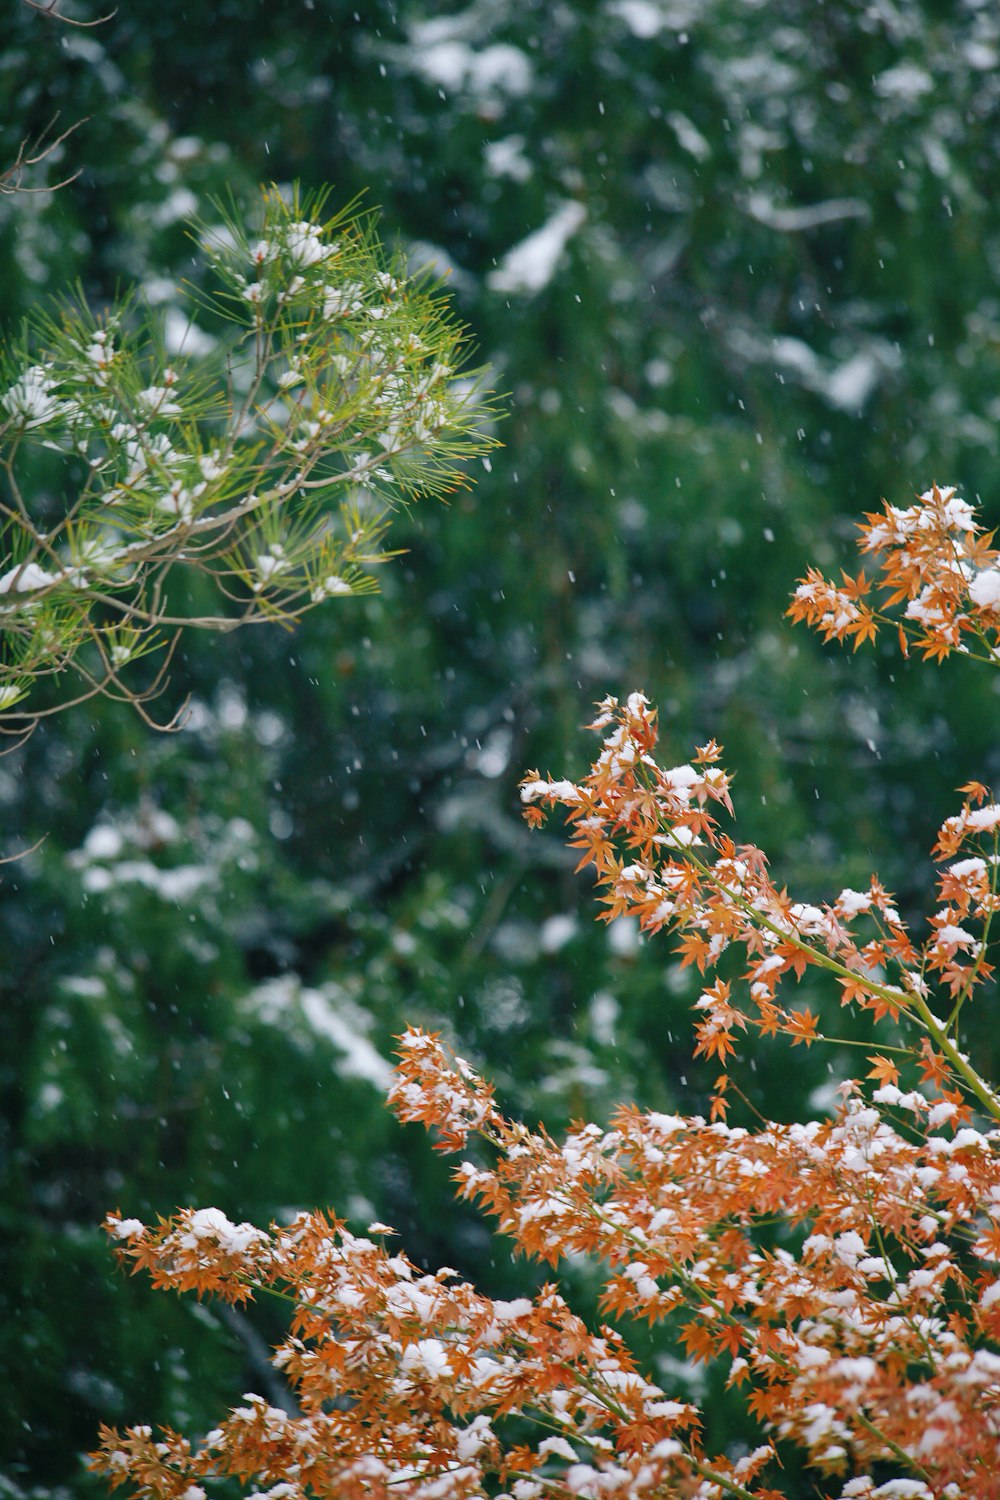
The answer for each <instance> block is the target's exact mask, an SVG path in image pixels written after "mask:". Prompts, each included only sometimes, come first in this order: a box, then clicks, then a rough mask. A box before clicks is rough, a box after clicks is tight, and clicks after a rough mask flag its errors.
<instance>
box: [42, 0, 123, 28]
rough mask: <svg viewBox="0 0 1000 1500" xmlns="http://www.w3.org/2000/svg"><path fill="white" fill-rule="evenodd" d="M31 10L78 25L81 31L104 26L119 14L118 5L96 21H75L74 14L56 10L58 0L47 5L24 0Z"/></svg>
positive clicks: (51, 18)
mask: <svg viewBox="0 0 1000 1500" xmlns="http://www.w3.org/2000/svg"><path fill="white" fill-rule="evenodd" d="M24 3H25V5H26V6H27V7H28V9H29V10H37V12H38V14H39V15H40V16H45V17H46V18H47V19H48V20H50V21H59V22H60V23H61V24H62V25H63V26H76V27H77V28H78V29H79V30H80V31H89V30H90V28H91V27H92V26H103V25H104V24H105V22H107V21H113V20H114V18H115V16H116V15H117V14H118V7H117V6H115V8H114V10H109V11H108V13H107V15H106V16H98V17H97V20H96V21H74V20H73V17H72V16H64V15H63V14H62V12H61V11H58V10H56V0H49V3H48V4H47V5H41V4H39V0H24Z"/></svg>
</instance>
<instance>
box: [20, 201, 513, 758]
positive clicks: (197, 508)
mask: <svg viewBox="0 0 1000 1500" xmlns="http://www.w3.org/2000/svg"><path fill="white" fill-rule="evenodd" d="M324 203H325V199H324V195H318V196H316V197H313V198H311V199H308V198H307V199H305V200H300V199H299V197H298V195H296V196H295V197H294V198H293V199H292V201H291V202H287V201H286V200H285V199H284V198H283V197H282V196H281V195H280V194H279V193H278V192H277V191H273V190H272V191H268V192H266V193H264V195H263V206H262V213H261V215H260V222H259V225H258V227H257V229H256V232H253V233H251V232H249V231H248V230H247V229H246V228H245V227H244V226H243V224H241V222H240V221H239V220H238V218H237V216H236V215H235V213H234V212H229V213H227V214H226V215H224V216H223V218H222V221H221V222H220V223H218V224H215V225H211V226H205V225H202V226H199V227H198V229H197V230H196V234H195V238H196V240H197V243H198V245H199V248H200V254H201V256H202V259H203V261H204V262H205V263H206V264H205V270H206V272H207V275H206V277H205V279H204V284H199V286H198V287H196V288H192V289H191V295H192V300H193V302H194V305H195V306H196V307H197V308H200V310H201V311H202V313H203V314H204V315H205V317H206V319H207V321H208V324H209V327H210V328H213V329H215V328H217V329H218V330H219V334H220V336H219V337H218V339H217V340H216V341H215V347H214V348H213V349H212V350H211V352H210V353H207V354H201V355H197V356H196V355H191V356H189V357H185V356H184V353H183V350H181V351H180V353H179V354H177V355H176V356H173V355H168V353H167V351H166V349H165V347H164V344H163V339H162V335H161V332H160V330H159V328H158V327H157V324H156V321H155V319H154V318H153V316H152V314H151V313H150V312H149V310H148V309H146V308H145V307H144V306H143V305H142V303H141V302H140V301H139V299H137V298H135V297H130V298H126V299H124V300H123V301H121V302H119V303H118V304H116V305H115V306H114V307H112V308H111V309H109V310H107V311H105V312H101V313H98V314H95V313H92V312H90V311H89V310H88V309H87V308H86V307H85V306H83V305H82V304H81V303H77V304H73V305H65V306H63V307H62V308H60V309H59V310H58V311H57V312H55V313H53V314H49V315H46V316H43V317H42V318H40V319H38V320H36V322H35V323H34V324H33V325H32V326H30V327H29V328H28V329H27V331H26V333H25V336H24V339H23V341H22V343H21V345H20V346H19V347H18V348H17V349H15V350H14V351H13V352H11V353H9V354H8V356H7V358H6V360H5V361H4V362H3V364H2V365H0V474H2V480H0V486H2V488H0V536H2V556H3V558H4V559H5V560H4V561H3V563H2V564H0V639H2V652H0V726H2V725H6V727H8V728H10V729H13V730H15V731H17V730H23V729H24V728H30V727H31V725H32V723H33V722H35V720H36V719H37V718H38V717H40V716H41V715H43V714H46V713H52V712H56V711H58V710H59V709H61V708H64V707H66V706H68V705H69V704H70V703H72V702H75V701H79V700H80V699H83V698H87V697H90V696H92V695H94V694H104V695H106V696H108V697H111V698H123V699H126V700H128V701H130V702H132V703H133V704H135V705H136V706H137V707H138V708H139V710H140V712H143V713H144V714H145V712H146V711H145V709H144V708H143V704H144V703H145V702H147V701H148V699H149V698H150V697H151V696H153V695H155V693H156V692H157V691H158V690H160V689H161V688H162V685H163V680H164V669H165V665H166V662H167V661H168V660H169V656H170V652H171V650H172V648H173V645H174V644H175V643H176V640H177V638H178V635H179V633H180V632H181V631H182V630H184V629H187V628H192V627H193V628H200V629H210V630H223V631H228V630H233V629H235V628H236V627H237V626H240V625H250V624H260V623H266V622H271V621H275V622H279V623H281V624H285V625H289V624H292V623H294V622H295V621H296V620H298V619H299V618H301V616H302V615H303V614H305V613H306V611H308V610H310V609H313V608H315V607H316V606H317V605H319V604H323V603H325V602H326V601H328V600H330V599H337V598H342V597H346V596H348V595H352V594H360V593H366V592H369V591H371V590H372V589H374V588H375V578H374V573H373V570H374V569H375V568H376V567H377V566H378V565H379V564H380V563H381V562H383V561H384V560H385V558H386V557H387V556H389V555H390V554H388V553H387V552H386V551H385V550H384V549H383V541H384V537H385V533H386V530H387V527H388V523H389V519H390V516H391V513H392V511H393V510H394V509H395V508H396V507H398V506H400V505H406V504H407V503H408V502H410V501H412V500H414V499H416V498H418V497H420V496H425V495H431V496H439V497H443V496H445V495H447V494H448V493H449V492H450V491H451V490H453V489H454V488H455V487H456V486H458V485H461V484H463V483H464V482H466V481H465V476H464V472H463V468H462V465H463V463H464V461H466V460H468V459H469V458H470V457H472V456H475V455H477V454H482V453H484V452H486V451H487V450H488V449H489V448H491V447H492V446H493V445H494V439H493V438H491V437H490V436H489V434H488V432H487V431H486V429H487V428H488V426H489V424H490V422H491V421H492V419H493V417H494V416H495V415H496V411H495V408H494V407H493V405H492V403H491V402H490V400H489V398H488V397H487V396H485V395H484V393H483V391H482V387H481V383H480V379H479V375H478V373H477V372H463V369H462V367H463V363H464V358H465V353H466V336H465V333H464V330H463V329H462V327H461V326H460V324H459V323H458V322H457V320H456V319H455V318H454V317H453V315H452V314H451V312H450V309H449V307H448V305H447V303H446V302H445V300H444V299H443V298H442V296H441V294H440V290H439V288H438V287H437V286H435V285H434V284H433V283H431V282H430V281H429V280H428V279H427V278H426V277H425V276H421V277H418V278H412V277H409V276H408V275H407V272H406V269H405V266H404V264H403V263H402V261H401V259H400V258H399V257H390V256H387V255H386V254H385V253H384V252H383V250H382V248H381V246H380V244H379V241H378V238H377V235H376V232H375V228H374V222H373V219H372V216H371V215H370V214H362V213H359V212H358V211H357V210H356V208H355V207H353V206H352V207H349V208H348V209H346V210H344V211H342V212H340V213H338V214H335V215H333V216H332V217H326V216H325V215H324ZM191 341H192V342H197V343H198V345H199V346H203V345H204V344H205V343H206V342H207V341H206V340H205V339H204V338H203V337H202V338H197V339H195V337H194V336H192V340H191ZM151 652H159V653H160V657H159V663H158V665H159V671H157V672H154V673H152V674H150V673H149V672H148V671H147V674H146V676H145V678H143V677H132V676H130V674H129V673H128V672H127V670H126V669H127V668H129V667H130V666H131V664H132V663H134V662H135V661H136V660H137V659H138V658H140V657H142V656H146V655H148V654H149V653H151Z"/></svg>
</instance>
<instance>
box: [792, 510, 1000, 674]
mask: <svg viewBox="0 0 1000 1500" xmlns="http://www.w3.org/2000/svg"><path fill="white" fill-rule="evenodd" d="M858 529H859V531H860V533H861V535H860V538H859V541H858V546H859V548H860V550H861V551H862V552H866V553H875V554H878V555H879V573H880V576H879V577H878V578H876V579H869V578H868V577H867V576H866V575H865V573H864V571H863V570H862V571H861V572H860V573H859V574H858V576H857V577H856V578H852V577H851V575H850V574H849V573H843V574H842V575H841V577H842V581H841V583H840V586H839V587H838V586H837V585H836V584H835V583H832V582H831V581H830V580H829V579H827V578H824V576H823V574H822V573H820V572H819V571H818V569H816V568H810V569H809V571H808V572H807V574H806V576H805V578H804V579H802V581H801V582H800V584H799V586H798V588H797V589H796V591H795V595H794V598H793V600H792V604H791V607H790V608H789V610H788V613H789V615H790V616H791V618H792V619H793V620H802V621H805V623H806V624H807V625H811V626H812V627H813V628H814V629H816V630H818V631H819V632H820V633H821V634H822V636H823V639H824V640H827V641H830V640H837V641H853V643H854V649H855V651H856V650H857V649H858V647H859V646H860V645H861V644H862V642H864V641H872V640H874V639H875V637H876V635H877V634H878V630H879V626H880V625H886V624H890V623H892V624H895V626H896V629H897V631H898V635H899V644H900V647H901V649H902V650H903V653H904V654H907V653H908V650H909V646H910V643H911V642H912V643H914V644H915V645H916V646H917V647H918V648H919V649H920V651H922V653H923V655H924V657H925V658H928V657H929V658H932V659H933V660H935V661H940V660H941V659H942V658H943V657H945V656H948V655H949V654H950V653H951V652H952V651H962V652H968V651H969V649H970V644H969V643H970V641H973V642H975V643H976V645H978V646H979V647H980V648H981V654H982V655H983V656H985V657H986V658H988V659H989V660H992V661H998V660H1000V568H998V560H1000V552H997V551H996V550H995V549H994V548H993V547H992V545H991V543H992V541H993V534H992V532H989V533H984V532H983V529H982V527H981V526H980V525H979V523H978V522H977V521H976V519H975V513H974V511H973V509H972V507H971V505H969V503H968V502H967V501H966V500H963V499H961V498H960V496H958V495H956V493H955V490H954V489H953V488H952V487H951V486H950V485H947V486H945V487H943V488H939V487H938V486H937V485H936V484H935V485H933V486H932V487H931V488H930V489H929V490H927V491H926V492H925V493H924V494H923V495H920V496H918V498H917V501H916V503H915V504H914V505H911V506H908V507H907V508H906V509H905V510H901V509H899V508H898V507H897V506H895V505H889V504H888V502H885V503H884V505H883V512H882V514H881V515H878V514H869V515H867V516H866V517H865V521H864V523H863V524H862V525H861V526H859V528H858ZM876 589H878V590H880V591H881V592H882V593H883V594H884V595H885V597H884V598H883V599H882V601H881V603H873V602H872V600H873V598H874V595H875V590H876ZM900 604H904V605H905V609H904V610H903V613H902V615H901V616H899V617H898V618H894V617H893V616H892V615H890V614H889V613H888V611H889V610H891V609H893V607H894V606H896V605H900Z"/></svg>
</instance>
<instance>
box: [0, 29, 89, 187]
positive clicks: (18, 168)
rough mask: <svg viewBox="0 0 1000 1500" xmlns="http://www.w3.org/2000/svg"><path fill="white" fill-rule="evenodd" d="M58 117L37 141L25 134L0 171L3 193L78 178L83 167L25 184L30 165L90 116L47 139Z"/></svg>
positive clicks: (46, 153)
mask: <svg viewBox="0 0 1000 1500" xmlns="http://www.w3.org/2000/svg"><path fill="white" fill-rule="evenodd" d="M25 3H26V4H30V3H31V0H25ZM58 118H59V116H58V115H54V116H53V118H52V119H51V120H50V121H49V123H48V125H46V127H45V129H44V130H43V131H42V133H41V135H39V136H38V137H37V138H36V139H35V140H34V141H31V139H30V137H29V136H25V138H24V140H23V141H22V142H21V144H20V145H19V146H18V148H17V156H16V157H15V158H14V160H13V161H12V162H11V164H10V166H9V167H5V168H4V170H3V171H2V172H0V194H4V193H7V194H10V193H54V192H56V191H57V190H58V189H59V188H62V187H67V186H68V185H69V183H71V182H75V181H76V179H77V178H78V177H79V175H80V168H77V170H76V171H75V172H71V173H70V175H69V176H68V177H64V178H63V179H62V181H61V182H52V183H46V184H45V185H44V186H43V187H25V185H24V183H23V182H22V180H21V179H22V178H23V176H24V174H25V172H26V171H27V170H28V168H29V167H37V166H38V164H39V162H43V161H45V160H46V159H47V158H48V157H50V156H51V155H52V153H53V152H54V151H55V150H57V149H58V147H59V146H61V145H62V143H63V141H65V140H66V139H67V137H68V136H71V135H72V134H73V132H74V130H79V128H80V126H81V125H86V123H87V121H88V120H89V119H90V116H89V115H85V116H84V117H83V119H82V120H77V121H76V123H75V124H73V125H70V126H68V127H67V129H66V130H63V131H61V132H60V134H59V135H57V136H56V137H55V139H54V140H51V141H47V140H46V136H47V135H48V133H49V131H50V130H52V129H53V128H54V127H55V123H56V121H57V120H58Z"/></svg>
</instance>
